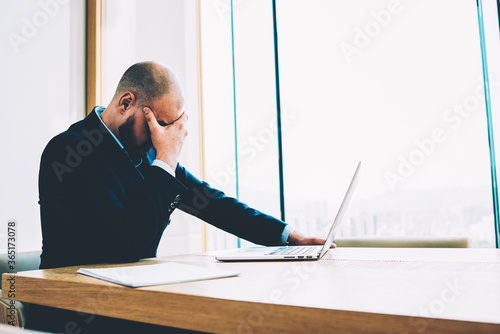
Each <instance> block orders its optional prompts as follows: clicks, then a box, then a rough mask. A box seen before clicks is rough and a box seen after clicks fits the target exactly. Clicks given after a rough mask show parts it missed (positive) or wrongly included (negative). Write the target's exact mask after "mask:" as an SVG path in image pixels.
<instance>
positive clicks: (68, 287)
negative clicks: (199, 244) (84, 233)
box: [3, 248, 500, 334]
mask: <svg viewBox="0 0 500 334" xmlns="http://www.w3.org/2000/svg"><path fill="white" fill-rule="evenodd" d="M165 261H177V262H181V263H187V264H193V265H199V266H206V267H217V268H226V269H230V270H237V271H239V272H241V276H239V277H233V278H224V279H215V280H209V281H200V282H191V283H182V284H171V285H161V286H154V287H146V288H127V287H123V286H120V285H117V284H113V283H108V282H105V281H101V280H98V279H95V278H91V277H87V276H83V275H79V274H77V273H76V270H77V269H78V268H79V267H67V268H58V269H50V270H37V271H27V272H22V273H19V274H16V275H15V278H16V280H15V289H16V300H19V301H25V302H30V303H36V304H42V305H47V306H53V307H60V308H64V309H69V310H76V311H81V312H87V313H95V314H100V315H105V316H111V317H117V318H123V319H130V320H135V321H142V322H148V323H154V324H160V325H166V326H173V327H181V328H187V329H193V330H199V331H208V332H217V333H261V332H268V333H324V332H332V333H333V332H338V333H359V332H363V333H401V334H402V333H500V250H495V249H397V248H338V249H336V250H330V251H329V252H328V253H327V255H325V257H324V258H323V259H322V260H320V261H314V262H268V263H265V262H253V263H218V262H217V261H216V260H215V259H214V257H213V256H211V255H207V254H203V255H186V256H174V257H164V258H158V259H154V260H143V261H140V262H139V263H137V265H141V264H150V263H157V262H165ZM9 276H10V275H7V274H5V275H4V276H3V284H4V287H7V286H8V285H9V284H8V282H7V278H8V277H9ZM7 293H8V289H4V290H3V297H4V298H6V297H7Z"/></svg>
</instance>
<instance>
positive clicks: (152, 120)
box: [142, 107, 158, 130]
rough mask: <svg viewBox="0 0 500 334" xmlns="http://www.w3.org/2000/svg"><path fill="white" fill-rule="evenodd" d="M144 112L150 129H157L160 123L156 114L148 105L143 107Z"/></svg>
mask: <svg viewBox="0 0 500 334" xmlns="http://www.w3.org/2000/svg"><path fill="white" fill-rule="evenodd" d="M142 112H143V113H144V117H145V118H146V122H147V123H148V127H149V130H153V129H155V128H156V126H157V125H158V123H157V122H156V117H155V114H154V113H153V112H152V111H151V109H149V108H148V107H144V108H142Z"/></svg>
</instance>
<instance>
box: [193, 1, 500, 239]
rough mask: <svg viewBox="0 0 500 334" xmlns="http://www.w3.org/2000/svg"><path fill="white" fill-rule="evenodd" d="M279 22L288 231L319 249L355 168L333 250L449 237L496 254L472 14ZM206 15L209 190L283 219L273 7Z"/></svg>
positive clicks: (348, 7)
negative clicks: (312, 238)
mask: <svg viewBox="0 0 500 334" xmlns="http://www.w3.org/2000/svg"><path fill="white" fill-rule="evenodd" d="M216 4H218V5H216ZM450 8H453V15H450ZM276 9H277V11H276V13H277V15H276V19H277V29H278V37H279V39H278V50H279V80H280V85H281V89H280V92H279V93H280V98H281V107H282V110H281V112H282V117H283V122H282V129H283V146H282V148H283V159H284V160H283V161H284V163H283V168H284V198H285V217H286V221H287V222H288V223H291V224H293V225H295V226H296V227H297V228H298V229H300V230H301V231H305V232H308V233H311V234H317V235H320V236H323V235H325V234H326V230H325V229H326V228H327V227H328V225H329V223H330V222H331V219H333V217H334V216H335V214H336V210H337V209H338V206H339V204H340V201H341V199H342V197H343V195H344V194H345V190H346V188H347V185H348V182H349V180H350V177H351V176H352V173H353V171H354V168H355V166H356V163H357V162H358V161H359V160H362V161H363V163H364V168H363V169H364V170H363V172H362V175H361V179H360V183H359V186H358V189H357V191H356V194H355V197H354V198H353V202H352V204H351V207H350V209H349V211H348V214H347V216H346V217H345V218H344V223H343V226H342V228H341V231H340V233H339V234H338V237H342V236H454V235H458V236H468V237H470V238H471V242H472V246H473V247H491V246H493V245H494V242H495V241H494V214H493V212H494V211H493V205H492V203H493V200H492V181H491V174H490V166H491V165H490V156H489V144H488V131H487V128H488V124H487V118H486V105H485V100H484V91H483V86H484V85H483V70H482V58H481V47H480V38H479V37H480V35H479V30H478V16H477V7H476V1H472V0H461V1H452V0H440V1H438V2H436V1H430V0H423V1H419V2H406V1H397V0H389V1H387V0H386V1H372V0H370V1H368V0H367V1H356V2H352V1H351V2H350V1H321V0H313V1H308V2H305V1H299V0H286V1H277V2H276ZM202 14H203V16H202V41H203V48H202V56H203V58H202V59H203V77H202V78H203V89H204V93H205V94H204V110H205V111H204V112H205V119H206V121H205V148H206V154H205V155H206V157H207V158H206V161H207V163H206V167H207V173H206V175H207V179H208V181H209V182H210V183H215V185H219V186H221V185H222V186H223V188H225V190H226V191H227V192H229V193H230V194H232V195H238V196H239V198H240V199H241V200H243V201H244V202H248V203H249V204H251V205H253V206H255V207H257V208H259V209H261V210H262V211H264V212H267V213H270V214H272V215H275V216H279V178H278V155H277V140H276V130H275V128H273V127H274V124H275V123H276V88H275V79H274V74H275V68H274V63H273V60H274V48H273V18H272V6H271V2H270V1H234V2H232V6H231V3H230V2H225V1H215V2H203V3H202ZM443 22H446V24H443ZM496 31H497V34H498V26H497V30H496ZM497 39H498V37H497ZM489 88H490V89H491V90H492V91H493V90H495V89H497V90H498V89H500V76H499V77H498V78H495V76H492V77H491V78H490V86H489ZM213 240H216V241H213V242H212V243H210V240H209V245H211V247H214V248H217V247H222V246H225V247H227V246H234V245H235V241H234V239H232V238H231V237H225V236H220V235H218V236H217V235H216V234H214V236H213Z"/></svg>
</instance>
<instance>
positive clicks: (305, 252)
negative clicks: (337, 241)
mask: <svg viewBox="0 0 500 334" xmlns="http://www.w3.org/2000/svg"><path fill="white" fill-rule="evenodd" d="M360 167H361V161H360V162H359V163H358V166H357V167H356V171H355V172H354V176H353V177H352V180H351V183H350V184H349V187H348V188H347V192H346V194H345V196H344V199H343V200H342V204H341V205H340V207H339V210H338V212H337V216H336V217H335V219H334V220H333V223H332V225H331V227H330V232H329V233H328V237H327V238H326V240H325V244H324V245H323V246H278V247H249V248H242V249H238V250H236V251H235V252H230V253H226V254H223V255H219V256H216V259H217V260H219V261H276V260H293V261H297V260H306V261H307V260H309V261H311V260H319V259H321V258H322V257H323V255H325V254H326V252H327V251H328V249H330V245H331V244H332V242H333V238H334V237H335V233H336V232H337V230H338V228H339V226H340V222H341V221H342V218H343V217H344V213H345V211H346V210H347V207H348V206H349V202H350V200H351V197H352V194H353V193H354V189H355V188H356V185H357V183H358V179H359V171H360Z"/></svg>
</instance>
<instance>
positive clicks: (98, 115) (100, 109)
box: [94, 107, 124, 150]
mask: <svg viewBox="0 0 500 334" xmlns="http://www.w3.org/2000/svg"><path fill="white" fill-rule="evenodd" d="M105 109H106V108H104V107H95V108H94V110H95V113H96V115H97V118H99V120H100V121H101V123H102V125H104V127H105V128H106V130H108V132H109V134H110V135H111V136H112V137H113V138H114V139H115V140H116V142H117V143H118V145H119V146H120V148H121V149H122V150H123V149H124V147H123V145H122V143H121V142H120V141H119V140H118V138H116V136H115V135H114V134H113V132H111V130H110V129H109V128H108V127H107V126H106V124H105V123H104V122H103V120H102V118H101V114H102V112H103V111H104V110H105Z"/></svg>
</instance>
